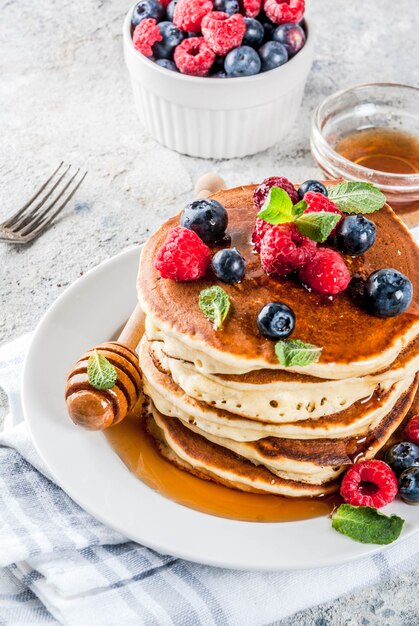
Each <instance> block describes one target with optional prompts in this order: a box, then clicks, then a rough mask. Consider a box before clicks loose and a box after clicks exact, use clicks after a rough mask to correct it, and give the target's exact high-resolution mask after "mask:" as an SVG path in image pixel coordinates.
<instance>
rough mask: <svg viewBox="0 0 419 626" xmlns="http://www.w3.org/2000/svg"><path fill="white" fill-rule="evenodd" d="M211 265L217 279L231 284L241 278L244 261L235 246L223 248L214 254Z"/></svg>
mask: <svg viewBox="0 0 419 626" xmlns="http://www.w3.org/2000/svg"><path fill="white" fill-rule="evenodd" d="M211 266H212V269H213V271H214V274H215V275H216V277H217V278H218V279H219V280H221V281H222V282H223V283H229V284H231V283H238V282H240V281H241V280H242V278H243V276H244V272H245V270H246V261H245V260H244V258H243V257H242V255H241V254H240V252H239V251H238V250H237V249H236V248H225V249H224V250H219V251H218V252H216V253H215V254H214V256H213V257H212V261H211Z"/></svg>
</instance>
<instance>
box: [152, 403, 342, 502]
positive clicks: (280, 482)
mask: <svg viewBox="0 0 419 626" xmlns="http://www.w3.org/2000/svg"><path fill="white" fill-rule="evenodd" d="M147 430H148V432H149V433H150V435H151V436H152V437H153V439H154V440H155V442H156V445H157V447H158V449H159V451H160V453H161V454H162V455H163V456H164V457H165V458H167V459H168V460H169V461H170V462H171V463H173V464H174V465H176V466H177V467H179V468H180V469H183V470H185V471H187V472H189V473H191V474H194V475H195V476H198V477H199V478H203V479H206V480H212V481H214V482H216V483H218V484H220V485H224V486H226V487H231V488H233V489H239V490H241V491H248V492H251V493H270V494H276V495H279V496H289V497H294V498H303V497H307V496H313V497H314V496H322V495H326V494H329V493H334V492H336V491H338V489H339V482H338V481H333V482H330V483H328V484H326V485H310V484H308V483H299V482H297V481H291V480H284V479H283V478H280V477H279V476H275V475H274V474H272V473H271V472H270V471H269V470H267V469H266V468H264V467H262V466H260V465H259V466H258V465H255V464H254V463H251V462H250V461H246V460H245V459H242V458H240V457H239V456H237V455H236V454H234V452H231V451H230V450H227V449H226V448H222V447H220V446H217V445H215V444H213V443H211V442H210V441H208V440H207V439H205V438H204V437H201V436H200V435H198V434H196V433H193V432H191V431H189V430H188V429H187V428H186V427H185V426H184V425H183V424H182V422H180V421H179V420H174V419H171V418H167V417H164V416H163V415H161V413H159V412H158V411H156V409H155V408H154V407H152V408H151V415H149V416H148V417H147Z"/></svg>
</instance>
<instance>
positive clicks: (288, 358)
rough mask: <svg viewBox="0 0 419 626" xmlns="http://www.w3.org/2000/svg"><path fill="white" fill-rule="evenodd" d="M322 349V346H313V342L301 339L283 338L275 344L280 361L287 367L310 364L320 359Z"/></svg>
mask: <svg viewBox="0 0 419 626" xmlns="http://www.w3.org/2000/svg"><path fill="white" fill-rule="evenodd" d="M321 351H322V348H318V347H317V346H313V345H312V344H311V343H304V341H300V340H299V339H286V340H285V341H283V340H281V341H277V343H276V344H275V354H276V356H277V357H278V361H279V362H280V363H281V365H284V366H285V367H290V366H292V365H299V366H300V367H304V366H305V365H309V364H310V363H313V362H315V361H318V360H319V358H320V354H321Z"/></svg>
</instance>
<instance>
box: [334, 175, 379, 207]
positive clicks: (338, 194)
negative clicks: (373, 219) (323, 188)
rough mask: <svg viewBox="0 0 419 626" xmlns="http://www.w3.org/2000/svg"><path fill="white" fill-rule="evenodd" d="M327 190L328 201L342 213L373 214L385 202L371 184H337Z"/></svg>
mask: <svg viewBox="0 0 419 626" xmlns="http://www.w3.org/2000/svg"><path fill="white" fill-rule="evenodd" d="M327 190H328V194H329V198H330V200H332V201H333V202H334V203H335V204H336V205H337V206H338V207H339V209H340V210H341V211H342V212H343V213H374V212H375V211H378V210H379V209H382V208H383V206H384V204H385V202H386V197H385V195H384V194H383V193H382V191H380V190H379V189H377V187H374V185H373V184H372V183H360V182H347V183H338V184H337V185H332V186H331V187H328V189H327Z"/></svg>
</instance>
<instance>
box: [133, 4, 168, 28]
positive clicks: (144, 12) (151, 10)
mask: <svg viewBox="0 0 419 626" xmlns="http://www.w3.org/2000/svg"><path fill="white" fill-rule="evenodd" d="M146 17H152V18H154V19H155V20H156V22H160V20H162V19H163V17H164V6H163V5H162V4H161V3H160V2H157V0H140V2H138V3H137V4H136V5H135V7H134V10H133V12H132V18H131V24H132V25H133V26H137V24H139V23H140V22H141V21H142V20H144V19H145V18H146Z"/></svg>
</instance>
